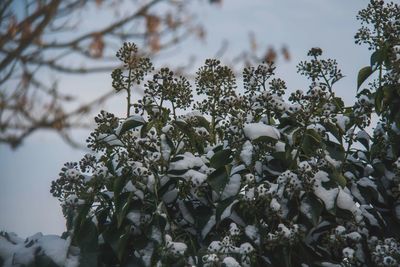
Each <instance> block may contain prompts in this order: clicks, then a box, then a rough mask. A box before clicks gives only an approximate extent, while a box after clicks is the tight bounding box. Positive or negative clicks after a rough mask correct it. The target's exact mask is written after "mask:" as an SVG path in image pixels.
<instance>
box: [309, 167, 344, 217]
mask: <svg viewBox="0 0 400 267" xmlns="http://www.w3.org/2000/svg"><path fill="white" fill-rule="evenodd" d="M314 179H315V182H314V193H315V195H316V196H317V197H318V198H319V199H321V200H322V202H324V204H325V208H326V209H327V210H330V209H332V208H333V207H334V205H335V199H336V196H337V195H338V191H339V189H338V188H332V189H326V188H325V187H324V186H323V185H322V182H327V181H329V177H328V173H326V172H324V171H318V172H317V173H316V174H315V176H314Z"/></svg>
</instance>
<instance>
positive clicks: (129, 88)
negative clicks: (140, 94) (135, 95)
mask: <svg viewBox="0 0 400 267" xmlns="http://www.w3.org/2000/svg"><path fill="white" fill-rule="evenodd" d="M131 75H132V69H129V74H128V86H127V88H126V92H127V93H128V95H127V97H126V100H127V107H126V117H127V118H128V117H129V116H130V115H131Z"/></svg>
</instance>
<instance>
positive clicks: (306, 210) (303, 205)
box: [300, 201, 312, 219]
mask: <svg viewBox="0 0 400 267" xmlns="http://www.w3.org/2000/svg"><path fill="white" fill-rule="evenodd" d="M300 211H301V212H302V213H303V214H304V215H305V216H306V217H307V218H308V219H312V214H311V211H312V207H311V206H310V205H309V204H308V203H306V202H305V201H301V203H300Z"/></svg>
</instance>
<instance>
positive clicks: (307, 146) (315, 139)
mask: <svg viewBox="0 0 400 267" xmlns="http://www.w3.org/2000/svg"><path fill="white" fill-rule="evenodd" d="M320 144H321V136H320V135H319V134H318V133H317V132H316V131H315V130H313V129H307V130H306V132H305V136H304V139H303V143H302V144H301V148H302V149H303V151H304V153H305V154H306V155H307V156H310V155H312V154H314V153H315V152H316V150H317V149H318V148H319V147H320Z"/></svg>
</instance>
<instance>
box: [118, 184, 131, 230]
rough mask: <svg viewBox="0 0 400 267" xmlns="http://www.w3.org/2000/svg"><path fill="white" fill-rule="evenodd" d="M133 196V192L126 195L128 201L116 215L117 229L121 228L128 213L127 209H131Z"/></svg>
mask: <svg viewBox="0 0 400 267" xmlns="http://www.w3.org/2000/svg"><path fill="white" fill-rule="evenodd" d="M133 195H134V193H133V192H130V193H129V194H128V199H127V200H126V202H125V203H124V205H123V206H122V209H121V211H119V212H118V214H117V222H118V228H119V227H121V225H122V222H123V221H124V220H125V217H126V214H127V213H128V211H129V209H130V207H131V201H132V198H133Z"/></svg>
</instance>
